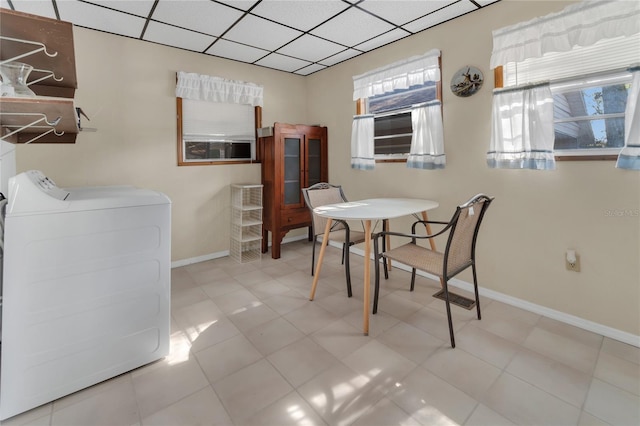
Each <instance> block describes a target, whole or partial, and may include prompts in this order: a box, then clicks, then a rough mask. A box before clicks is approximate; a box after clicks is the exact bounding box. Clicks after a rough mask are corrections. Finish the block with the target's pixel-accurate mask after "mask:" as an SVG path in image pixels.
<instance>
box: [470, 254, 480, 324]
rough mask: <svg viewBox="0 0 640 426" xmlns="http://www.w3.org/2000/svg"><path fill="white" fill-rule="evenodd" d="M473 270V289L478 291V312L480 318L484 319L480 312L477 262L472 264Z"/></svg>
mask: <svg viewBox="0 0 640 426" xmlns="http://www.w3.org/2000/svg"><path fill="white" fill-rule="evenodd" d="M471 270H472V271H473V289H474V291H475V293H476V311H477V312H478V319H482V315H481V314H480V295H479V294H478V277H477V276H476V264H475V262H474V263H473V264H471Z"/></svg>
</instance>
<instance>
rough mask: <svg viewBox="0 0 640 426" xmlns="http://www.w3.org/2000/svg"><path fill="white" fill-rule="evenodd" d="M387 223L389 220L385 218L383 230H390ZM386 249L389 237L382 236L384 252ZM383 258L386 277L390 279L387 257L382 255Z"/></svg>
mask: <svg viewBox="0 0 640 426" xmlns="http://www.w3.org/2000/svg"><path fill="white" fill-rule="evenodd" d="M387 224H388V221H386V220H383V221H382V231H383V232H384V231H388V229H387ZM385 251H387V239H386V237H382V252H383V253H384V252H385ZM381 260H382V264H383V266H384V279H385V280H388V279H389V268H388V267H387V259H386V258H384V257H381Z"/></svg>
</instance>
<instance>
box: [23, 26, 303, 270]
mask: <svg viewBox="0 0 640 426" xmlns="http://www.w3.org/2000/svg"><path fill="white" fill-rule="evenodd" d="M74 38H75V51H76V69H77V74H78V90H77V92H76V105H77V106H81V107H82V108H83V110H84V111H85V112H86V113H87V114H88V115H89V118H90V119H91V121H89V122H87V121H83V126H84V127H95V128H97V129H98V131H97V132H96V133H89V132H82V133H80V134H79V135H78V139H77V142H76V143H75V144H74V145H57V144H56V145H44V144H39V145H38V144H33V145H26V146H19V147H18V151H17V169H18V172H21V171H24V170H28V169H39V170H42V171H43V172H44V173H45V174H46V175H48V176H50V177H51V178H52V179H53V180H54V181H55V182H56V183H57V184H58V185H60V186H65V187H70V186H86V185H120V184H132V185H135V186H138V187H143V188H151V189H155V190H158V191H161V192H164V193H165V194H167V195H168V196H169V197H170V198H171V200H172V260H173V261H180V260H184V259H190V258H194V257H199V256H206V255H210V254H212V253H219V252H223V251H225V250H228V249H229V220H230V216H229V197H230V192H229V185H230V184H232V183H260V165H259V164H251V165H221V166H188V167H178V166H177V153H176V152H177V145H176V119H175V117H176V105H175V103H176V98H175V81H176V72H177V71H188V72H196V73H201V74H207V75H215V76H219V77H224V78H231V79H235V80H243V81H251V82H254V83H258V84H262V85H264V96H265V102H264V108H263V124H264V125H265V126H266V125H272V124H273V122H274V121H284V122H292V123H298V122H299V123H306V122H307V114H306V111H307V109H306V101H307V98H306V86H305V78H304V77H302V76H295V75H292V74H288V73H283V72H279V71H274V70H269V69H266V68H261V67H256V66H252V65H248V64H243V63H239V62H234V61H228V60H224V59H219V58H214V57H212V56H208V55H202V54H197V53H191V52H187V51H183V50H179V49H173V48H169V47H165V46H161V45H157V44H152V43H147V42H142V41H139V40H133V39H128V38H125V37H118V36H113V35H109V34H105V33H101V32H97V31H92V30H87V29H82V28H77V27H74Z"/></svg>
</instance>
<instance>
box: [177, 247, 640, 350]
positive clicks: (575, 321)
mask: <svg viewBox="0 0 640 426" xmlns="http://www.w3.org/2000/svg"><path fill="white" fill-rule="evenodd" d="M307 238H308V237H307V236H306V235H303V236H297V237H291V238H285V239H283V240H282V243H283V244H286V243H290V242H293V241H300V240H303V239H307ZM329 244H330V245H331V246H333V247H337V248H342V245H340V244H338V243H334V242H329ZM351 253H353V254H357V255H358V256H360V257H364V250H362V249H360V248H357V247H352V248H351ZM228 255H229V250H225V251H221V252H217V253H211V254H207V255H204V256H198V257H193V258H190V259H183V260H178V261H175V262H172V263H171V267H172V268H177V267H180V266H185V265H190V264H192V263H198V262H204V261H206V260H211V259H217V258H220V257H225V256H228ZM372 257H373V256H372ZM394 268H399V269H402V270H405V271H410V270H411V269H410V268H408V267H407V266H405V265H402V264H397V263H396V264H394ZM418 275H421V276H423V277H426V278H430V279H434V280H438V277H436V276H434V275H431V274H427V273H424V272H420V271H418ZM449 284H450V285H451V286H453V287H457V288H460V289H462V290H466V291H470V292H473V284H472V283H468V282H466V281H462V280H460V279H457V278H452V279H451V280H449ZM478 291H479V293H480V295H481V296H483V297H487V298H489V299H492V300H497V301H498V302H502V303H506V304H507V305H511V306H515V307H516V308H520V309H524V310H525V311H529V312H533V313H535V314H538V315H542V316H544V317H547V318H551V319H554V320H556V321H560V322H563V323H565V324H569V325H573V326H575V327H578V328H582V329H583V330H587V331H591V332H593V333H597V334H600V335H602V336H605V337H609V338H611V339H614V340H618V341H620V342H623V343H627V344H629V345H633V346H636V347H640V336H637V335H635V334H631V333H627V332H626V331H621V330H618V329H616V328H612V327H609V326H606V325H603V324H599V323H596V322H593V321H589V320H586V319H584V318H580V317H577V316H575V315H571V314H567V313H565V312H561V311H557V310H555V309H551V308H547V307H545V306H542V305H537V304H535V303H531V302H528V301H526V300H522V299H518V298H517V297H513V296H509V295H507V294H504V293H500V292H498V291H495V290H491V289H487V288H483V287H480V288H479V289H478Z"/></svg>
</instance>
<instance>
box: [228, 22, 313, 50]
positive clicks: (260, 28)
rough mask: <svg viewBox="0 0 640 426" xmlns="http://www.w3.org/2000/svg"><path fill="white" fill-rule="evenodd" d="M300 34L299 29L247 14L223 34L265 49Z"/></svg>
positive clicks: (282, 43) (279, 44)
mask: <svg viewBox="0 0 640 426" xmlns="http://www.w3.org/2000/svg"><path fill="white" fill-rule="evenodd" d="M300 35H302V33H301V32H300V31H296V30H293V29H291V28H287V27H285V26H283V25H279V24H275V23H273V22H270V21H267V20H266V19H262V18H258V17H256V16H252V15H247V16H246V17H244V18H243V19H242V20H241V21H240V22H238V23H237V24H236V25H235V26H234V27H233V28H231V29H230V30H229V32H228V33H226V34H225V35H224V38H225V39H227V40H231V41H235V42H238V43H243V44H248V45H249V46H255V47H259V48H262V49H267V50H276V49H278V48H279V47H280V46H282V45H284V44H286V43H288V42H289V41H291V40H293V39H295V38H296V37H299V36H300Z"/></svg>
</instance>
